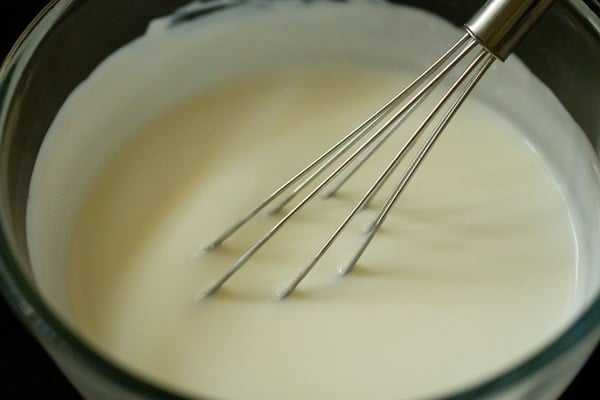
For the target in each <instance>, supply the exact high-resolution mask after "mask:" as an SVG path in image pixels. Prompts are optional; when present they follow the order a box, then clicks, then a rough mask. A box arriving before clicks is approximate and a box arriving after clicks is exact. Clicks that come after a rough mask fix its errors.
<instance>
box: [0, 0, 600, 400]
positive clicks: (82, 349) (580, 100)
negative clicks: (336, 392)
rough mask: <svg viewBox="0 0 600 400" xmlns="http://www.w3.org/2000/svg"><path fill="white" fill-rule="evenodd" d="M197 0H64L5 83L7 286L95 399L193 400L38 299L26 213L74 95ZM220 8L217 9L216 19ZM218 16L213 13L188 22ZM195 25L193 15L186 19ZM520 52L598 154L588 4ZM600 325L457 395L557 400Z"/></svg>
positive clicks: (574, 2) (598, 84)
mask: <svg viewBox="0 0 600 400" xmlns="http://www.w3.org/2000/svg"><path fill="white" fill-rule="evenodd" d="M209 1H210V0H209ZM187 2H188V0H168V1H167V0H129V1H122V0H87V1H84V0H70V1H69V0H64V1H60V0H59V1H56V2H55V5H54V7H53V8H52V10H51V11H50V12H49V13H48V14H47V15H46V16H45V17H44V18H43V19H42V22H41V23H38V24H37V26H35V27H34V28H33V30H32V31H31V32H30V33H29V34H28V36H27V37H26V38H25V39H24V41H23V42H22V43H21V44H20V47H19V49H18V50H17V51H16V53H14V54H13V57H12V60H10V61H9V63H8V64H7V65H8V68H7V69H6V71H5V73H4V74H3V75H2V81H0V216H1V218H2V235H1V237H0V252H1V256H2V257H1V258H0V277H1V279H2V282H1V283H0V287H1V288H2V291H3V294H4V296H5V297H6V298H7V299H8V301H9V302H10V303H11V306H12V308H13V310H14V311H15V313H16V314H17V315H18V316H19V318H20V319H21V320H22V321H23V323H24V324H26V325H27V327H28V328H29V329H30V331H31V332H32V333H33V334H34V335H35V336H36V337H37V338H38V340H39V341H40V342H41V343H42V344H43V345H44V347H45V348H46V349H47V351H48V352H49V353H50V354H51V356H52V357H53V358H54V360H56V363H57V364H58V365H59V366H60V368H61V369H62V370H63V371H64V372H65V374H66V375H67V376H68V377H69V379H70V380H71V381H72V382H73V384H74V385H75V386H76V387H77V388H78V390H79V391H80V392H81V393H82V394H83V395H84V396H85V397H86V398H87V399H90V400H103V399H115V398H118V399H183V398H184V397H181V396H177V395H176V394H173V393H169V392H168V391H166V390H163V389H161V388H157V387H154V386H153V385H152V384H151V383H148V382H144V381H142V380H139V379H137V378H136V377H135V376H133V375H131V374H129V373H127V372H126V371H123V370H121V369H119V368H118V367H116V366H114V365H112V364H111V363H110V362H109V361H108V360H106V359H105V358H103V357H102V356H101V355H99V354H97V353H96V352H95V351H94V350H93V349H90V348H89V347H87V346H86V344H85V343H84V342H82V341H81V340H80V339H79V338H78V337H77V336H76V335H75V334H74V333H73V331H72V330H71V329H70V328H69V327H68V326H66V325H65V324H63V323H62V322H61V321H60V320H59V319H58V318H57V317H56V316H55V315H54V314H53V313H52V311H51V310H50V309H49V308H48V307H47V306H46V304H45V303H44V301H43V299H41V298H40V297H39V295H38V294H37V292H36V289H35V283H34V282H33V281H32V277H31V274H30V267H29V265H28V257H27V252H26V249H27V245H26V236H25V210H26V199H27V193H28V187H29V181H30V177H31V172H32V169H33V165H34V162H35V158H36V155H37V152H38V150H39V147H40V145H41V142H42V140H43V137H44V135H45V132H46V130H47V128H48V126H49V124H50V123H51V121H52V119H53V118H54V115H55V114H56V112H57V110H58V109H59V107H60V106H61V104H62V103H63V101H64V100H65V98H66V97H67V96H68V94H69V93H70V92H71V91H72V90H73V88H75V87H76V86H77V84H78V83H80V82H81V81H82V80H83V79H85V78H86V77H87V76H88V75H89V74H90V72H91V71H92V70H93V69H94V67H95V66H96V65H97V64H98V63H99V62H101V61H102V60H103V59H104V58H105V57H107V56H108V55H109V54H110V53H112V52H113V51H114V50H116V49H117V48H119V47H121V46H122V45H124V44H126V43H127V42H129V41H131V40H132V39H134V38H136V37H137V36H139V35H141V34H143V32H144V31H145V29H146V26H147V24H148V22H149V21H150V20H151V19H153V18H156V17H158V16H163V15H166V14H169V13H171V12H172V11H173V10H174V9H176V8H178V7H180V6H182V5H184V4H186V3H187ZM394 2H395V3H406V4H409V5H412V6H416V7H421V8H424V9H427V10H429V11H432V12H434V13H436V14H439V15H441V16H443V17H445V18H447V19H448V20H450V21H452V22H454V23H456V24H458V25H460V24H462V23H463V22H464V21H466V20H467V19H468V18H469V17H470V16H471V15H472V14H473V12H474V11H475V10H476V9H477V8H478V7H480V6H481V4H482V3H483V1H479V0H456V1H444V2H440V1H437V0H419V1H417V0H406V1H394ZM219 9H221V7H215V10H214V12H219ZM209 17H210V13H204V14H200V15H191V16H189V18H209ZM185 21H186V19H185V18H184V19H182V22H181V23H185ZM103 27H107V28H106V29H103ZM517 53H518V54H519V56H520V57H521V59H522V60H523V61H524V62H525V63H526V64H527V65H528V66H529V67H530V69H531V70H532V71H533V72H534V73H535V74H536V75H537V76H538V77H539V78H540V79H542V80H543V81H544V82H545V83H546V84H547V85H548V86H549V87H550V88H551V89H552V90H553V91H554V92H555V93H556V95H557V97H558V98H559V99H560V100H561V101H562V102H563V104H564V105H565V107H566V108H567V109H568V110H569V111H570V112H571V113H572V115H573V117H574V118H575V119H576V120H577V122H578V123H579V124H580V125H581V127H582V128H583V129H584V130H585V132H586V134H587V135H588V137H589V138H590V140H591V142H592V143H593V144H594V146H596V148H598V146H600V113H598V107H597V105H598V104H600V74H599V73H598V72H597V71H600V26H599V23H598V18H597V17H595V16H593V15H590V11H589V9H587V8H586V6H585V5H584V3H583V2H582V1H579V0H571V1H559V2H557V4H556V5H555V6H554V7H553V8H552V9H551V10H550V12H549V14H548V15H546V16H545V17H544V18H543V19H542V21H541V22H540V24H539V25H538V26H536V28H534V30H533V31H532V32H531V33H530V34H529V35H528V37H527V38H526V39H525V41H524V42H523V43H522V44H521V45H520V46H519V48H518V49H517ZM582 60H585V62H582ZM582 93H584V95H582ZM599 321H600V300H598V298H597V297H596V299H595V301H594V302H593V303H592V304H591V307H590V308H589V309H588V310H587V312H586V313H585V315H584V316H583V317H582V318H580V320H579V321H578V322H577V324H576V325H575V326H574V327H572V328H571V329H570V330H569V331H568V332H567V333H566V334H565V335H563V336H562V337H561V338H560V339H559V340H558V341H557V342H555V343H554V344H553V345H552V346H551V347H550V348H547V349H546V350H545V351H544V352H542V353H541V354H538V355H537V356H536V357H535V358H534V359H530V360H529V361H528V362H526V363H525V364H523V365H520V366H519V367H517V368H516V369H513V370H511V371H508V372H507V373H506V374H504V375H502V376H500V377H497V378H496V379H493V380H492V381H490V382H484V383H482V384H481V385H480V386H478V387H474V388H471V389H469V390H467V391H465V392H462V393H457V394H456V395H454V396H451V397H449V398H456V399H471V398H489V399H531V398H536V399H552V398H555V397H557V396H558V395H559V393H560V392H561V391H562V390H563V389H564V387H565V386H566V385H567V384H568V382H569V380H570V379H571V377H572V376H573V375H574V374H575V373H576V372H577V369H578V368H579V367H580V365H581V364H582V363H583V362H584V361H585V359H586V357H587V356H589V354H590V352H591V351H592V349H593V348H594V347H595V346H596V344H597V341H598V338H599V337H600V328H599ZM399 397H400V396H399Z"/></svg>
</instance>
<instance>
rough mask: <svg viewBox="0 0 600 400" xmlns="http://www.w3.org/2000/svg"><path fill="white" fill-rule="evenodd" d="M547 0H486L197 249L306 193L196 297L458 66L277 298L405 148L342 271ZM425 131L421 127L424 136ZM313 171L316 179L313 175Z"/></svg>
mask: <svg viewBox="0 0 600 400" xmlns="http://www.w3.org/2000/svg"><path fill="white" fill-rule="evenodd" d="M551 3H552V0H489V1H488V2H487V3H486V4H485V5H484V6H483V8H481V9H480V10H479V11H478V12H477V14H476V15H475V16H474V17H473V18H472V19H471V20H470V21H469V22H468V23H467V24H466V25H465V30H466V33H465V35H464V36H463V37H462V38H461V39H460V40H458V42H456V44H454V45H453V46H452V47H451V48H450V49H449V50H448V51H447V52H446V53H445V54H444V55H443V56H442V57H440V58H439V60H437V61H436V62H435V63H434V64H433V65H432V66H431V67H429V69H427V70H426V71H425V72H424V73H423V74H422V75H421V76H419V77H418V78H417V79H416V80H415V81H414V82H413V83H412V84H410V85H409V86H408V87H407V88H406V89H405V90H404V91H402V92H401V93H400V94H398V95H397V96H395V97H394V98H393V99H392V100H390V101H389V102H388V103H387V104H386V105H385V106H383V107H382V108H381V109H380V110H379V111H377V112H376V113H375V114H373V115H372V116H371V117H370V118H368V119H367V120H366V121H365V122H363V123H362V124H361V125H359V126H358V127H357V128H356V129H354V130H353V131H352V132H350V133H349V134H347V135H346V136H345V137H344V138H342V139H341V140H340V141H339V142H337V143H336V144H335V145H334V146H332V147H331V148H329V149H328V150H327V151H325V152H324V153H323V154H322V155H320V156H319V157H318V158H316V159H315V160H314V161H312V162H311V163H310V164H308V165H307V166H306V167H305V168H303V169H302V170H301V171H300V172H298V173H297V174H296V175H295V176H293V177H292V178H291V179H289V180H288V181H287V182H285V183H284V184H283V185H282V186H280V187H279V188H278V189H277V190H275V192H273V193H272V194H271V195H270V196H268V197H267V198H266V199H265V200H263V201H262V202H261V203H260V204H259V205H257V206H256V207H254V208H253V209H251V210H250V211H249V212H248V213H247V214H246V215H245V216H244V217H242V218H241V219H240V220H239V221H237V222H236V223H235V224H233V225H232V226H231V227H230V228H229V229H227V230H226V231H225V232H223V233H222V234H221V235H220V236H219V237H218V238H217V239H215V240H214V241H213V242H212V243H210V244H209V245H208V246H206V247H205V248H204V250H205V251H210V250H212V249H215V248H216V247H218V246H219V245H220V244H221V243H223V242H224V241H225V240H226V239H228V238H229V237H230V236H232V235H233V234H234V233H235V232H236V231H237V230H238V229H239V228H241V227H242V226H243V225H244V224H246V223H247V222H248V221H249V220H250V219H252V218H253V217H254V216H256V215H257V214H258V213H259V212H261V211H262V210H263V209H265V208H266V207H267V206H268V205H270V204H271V203H273V202H274V201H275V200H276V199H279V200H280V202H279V203H278V204H277V205H276V206H275V207H274V209H273V210H272V211H273V212H276V211H280V210H282V209H283V208H284V207H285V206H287V205H288V204H289V203H290V202H291V201H292V200H294V198H295V197H296V195H298V194H299V193H300V192H302V191H307V190H308V194H307V195H305V197H303V198H302V199H301V200H299V201H298V202H297V203H296V204H295V205H294V206H293V207H292V208H291V209H290V210H289V211H288V212H287V213H285V215H284V216H283V217H282V218H281V219H280V220H279V221H278V222H277V223H276V224H275V225H273V226H272V227H271V228H270V229H269V230H268V231H267V232H266V233H265V234H264V236H262V237H261V238H260V239H259V240H258V241H257V242H255V244H254V245H253V246H252V247H250V248H249V249H248V250H247V251H246V252H245V253H244V254H243V255H242V256H241V257H240V258H239V259H238V260H237V261H236V262H235V263H234V264H233V265H232V266H231V268H230V269H229V270H228V271H227V272H226V273H225V274H224V275H223V276H222V277H221V278H219V279H218V280H217V281H216V282H214V283H213V284H212V285H211V286H210V287H209V288H208V289H207V290H206V291H205V292H204V293H203V294H202V296H203V297H206V296H210V295H212V294H214V293H216V292H217V291H218V290H219V289H220V288H221V287H222V286H223V284H225V282H227V281H228V280H229V279H230V278H231V277H232V276H233V275H234V274H235V273H236V272H237V271H238V270H239V269H240V268H242V267H243V266H244V265H245V264H246V262H247V261H248V260H249V259H250V258H251V257H252V256H253V255H254V254H255V253H256V252H257V251H258V250H259V249H260V248H261V247H262V246H263V245H264V244H265V243H267V242H268V241H269V240H270V239H271V238H272V237H273V235H275V234H276V233H277V232H278V231H279V229H280V228H281V227H282V226H283V225H284V224H285V223H286V222H287V221H289V220H290V219H291V218H292V217H293V216H294V215H295V214H296V213H297V212H298V210H300V209H301V208H302V207H303V206H304V205H305V204H306V203H307V202H309V201H310V200H311V199H313V198H314V197H315V196H316V195H317V194H318V193H320V192H325V196H331V195H333V194H334V193H335V192H336V191H337V190H338V189H339V188H340V187H341V186H342V185H343V184H344V183H345V182H346V181H347V180H348V179H349V178H350V177H351V176H352V175H353V174H354V173H355V172H356V171H357V170H358V169H359V168H360V167H361V166H362V165H363V163H364V162H366V161H367V159H369V158H370V157H371V156H372V155H373V154H374V153H375V152H376V151H377V150H378V148H379V147H380V146H381V145H382V144H383V143H384V142H385V141H386V140H387V139H388V138H389V137H390V136H391V135H392V134H393V133H394V132H395V131H396V130H397V129H398V128H399V126H400V125H401V124H402V123H403V122H404V121H405V120H406V119H407V118H408V116H409V115H410V114H411V113H412V112H413V111H414V110H415V109H416V108H417V107H418V106H419V105H420V104H422V103H423V102H424V101H425V99H426V98H427V97H428V96H430V95H431V94H432V93H433V92H435V91H434V89H435V88H436V87H438V86H439V85H440V84H442V82H443V81H444V78H447V77H448V76H449V74H451V73H452V71H455V70H457V69H459V68H461V67H462V69H461V70H460V71H459V73H458V75H457V76H456V77H455V78H453V79H454V80H453V82H452V83H451V84H450V85H448V87H447V88H446V89H444V91H443V94H442V95H441V98H440V99H439V100H438V101H436V102H435V103H434V107H433V108H432V110H431V111H430V112H429V113H428V114H427V116H426V117H425V119H424V120H423V121H422V122H421V123H420V124H419V125H418V127H417V128H416V130H415V131H414V132H413V133H412V134H411V135H410V136H408V140H407V141H406V142H405V143H404V144H403V145H402V146H401V148H400V149H399V151H398V152H397V153H396V154H395V156H394V157H393V158H392V160H391V161H390V162H389V164H387V166H386V167H385V168H384V170H383V171H382V172H381V174H380V175H379V176H378V177H377V178H376V179H375V181H374V182H373V184H372V185H371V186H370V188H369V189H368V190H367V192H366V193H365V194H364V196H363V197H362V198H361V199H360V201H358V203H357V204H356V205H355V206H354V208H353V209H352V210H351V211H350V212H349V213H348V214H347V216H346V217H345V218H344V219H343V221H342V222H341V224H340V225H339V226H338V227H337V229H336V230H335V231H334V232H333V233H332V234H331V236H330V237H329V239H328V240H327V241H326V242H325V243H324V244H323V245H322V247H321V248H320V249H319V250H318V251H317V252H316V253H315V255H314V256H313V257H312V259H310V260H309V261H308V263H307V265H306V266H305V267H304V269H303V270H301V271H300V273H299V274H298V275H297V276H296V277H295V278H294V279H293V280H292V281H291V282H290V283H289V285H288V286H287V287H286V288H285V289H284V290H283V291H282V292H281V293H279V299H284V298H286V297H287V296H289V295H290V294H291V293H292V292H293V291H294V290H295V289H296V287H297V286H298V285H299V284H300V282H301V281H302V280H303V279H304V278H305V277H306V276H307V275H308V273H309V272H310V271H311V270H312V269H313V267H314V266H315V265H316V264H317V263H318V261H319V260H320V259H321V258H322V256H323V255H324V254H325V253H326V252H327V250H328V249H329V248H330V247H331V245H332V244H333V242H334V241H335V240H336V238H338V236H339V235H340V233H341V232H342V230H343V229H344V228H345V227H346V226H347V225H348V223H349V222H350V220H351V219H353V218H354V217H355V216H356V214H357V213H358V212H359V211H360V210H361V209H363V208H364V207H365V206H366V205H367V204H368V203H369V202H370V200H371V199H372V198H373V196H375V194H376V193H377V192H378V191H379V190H380V189H381V187H382V186H383V184H384V183H385V182H386V181H387V180H388V178H389V177H390V176H391V175H392V173H393V172H394V171H395V170H396V168H397V167H398V165H399V164H400V161H401V160H403V159H404V158H405V156H406V155H407V154H408V153H410V152H415V153H416V154H415V155H414V158H413V159H412V161H410V163H409V164H408V167H407V168H406V170H405V171H404V172H403V173H402V175H401V176H400V178H399V180H398V182H397V184H396V185H395V186H394V187H393V190H392V191H391V193H390V194H389V195H388V196H387V198H386V200H385V201H384V203H383V206H382V207H381V208H380V209H379V210H378V211H377V213H376V216H375V218H374V219H373V221H372V222H371V223H370V225H369V226H368V229H367V230H366V231H365V234H364V237H363V238H362V241H361V242H360V244H359V246H358V248H357V249H356V251H355V253H354V254H353V255H352V257H351V259H350V260H349V261H348V262H347V263H346V264H345V265H344V266H343V267H342V269H341V270H340V273H341V274H343V275H345V274H347V273H349V272H350V271H351V270H352V269H353V268H354V266H355V265H356V263H357V262H358V260H359V258H360V257H361V256H362V254H363V252H364V251H365V249H366V248H367V246H368V245H369V243H371V240H372V239H373V237H374V236H375V234H376V233H377V231H378V230H379V228H380V227H381V225H382V224H383V222H384V220H385V219H386V216H387V215H388V213H389V211H390V209H391V208H392V206H393V205H394V203H395V202H396V200H397V199H398V197H399V196H400V194H401V193H402V191H403V190H404V189H405V187H406V186H407V184H408V183H409V181H410V180H411V178H412V177H413V175H414V173H415V171H416V170H417V168H418V167H419V165H420V164H421V162H422V161H423V159H424V158H425V156H426V155H427V153H428V152H429V150H430V149H431V147H432V146H433V144H434V143H435V141H436V140H437V139H438V137H439V136H440V134H441V133H442V131H443V130H444V128H445V127H446V126H447V125H448V123H449V122H450V120H451V119H452V117H453V116H454V114H455V113H456V111H457V110H458V108H459V107H460V106H461V104H462V103H463V102H464V101H465V99H466V98H467V96H468V95H469V93H470V92H471V91H472V90H473V88H474V87H475V85H476V84H477V82H478V81H479V80H480V78H481V77H482V76H483V75H484V73H485V72H486V71H487V70H488V68H489V67H490V66H491V65H492V63H493V62H494V61H495V60H496V59H500V60H502V61H504V60H505V59H506V58H507V57H508V55H509V54H510V53H511V52H512V50H513V48H514V46H515V45H516V44H517V43H518V42H519V41H520V39H521V38H522V37H523V36H524V34H525V33H526V32H527V31H528V30H529V29H530V28H531V26H532V25H533V24H534V23H535V22H536V21H537V20H538V19H539V17H540V16H541V15H542V14H543V13H544V11H545V10H546V9H547V8H548V7H549V6H550V5H551ZM442 85H443V84H442ZM426 132H428V135H427V134H426ZM421 136H424V137H425V139H424V141H423V143H422V144H421V146H420V147H419V148H418V149H413V147H415V146H413V145H414V144H415V143H417V139H418V138H419V137H421ZM335 163H338V164H335ZM342 172H344V174H342ZM321 176H324V177H323V178H321V179H318V178H319V177H321ZM294 185H295V186H294Z"/></svg>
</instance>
